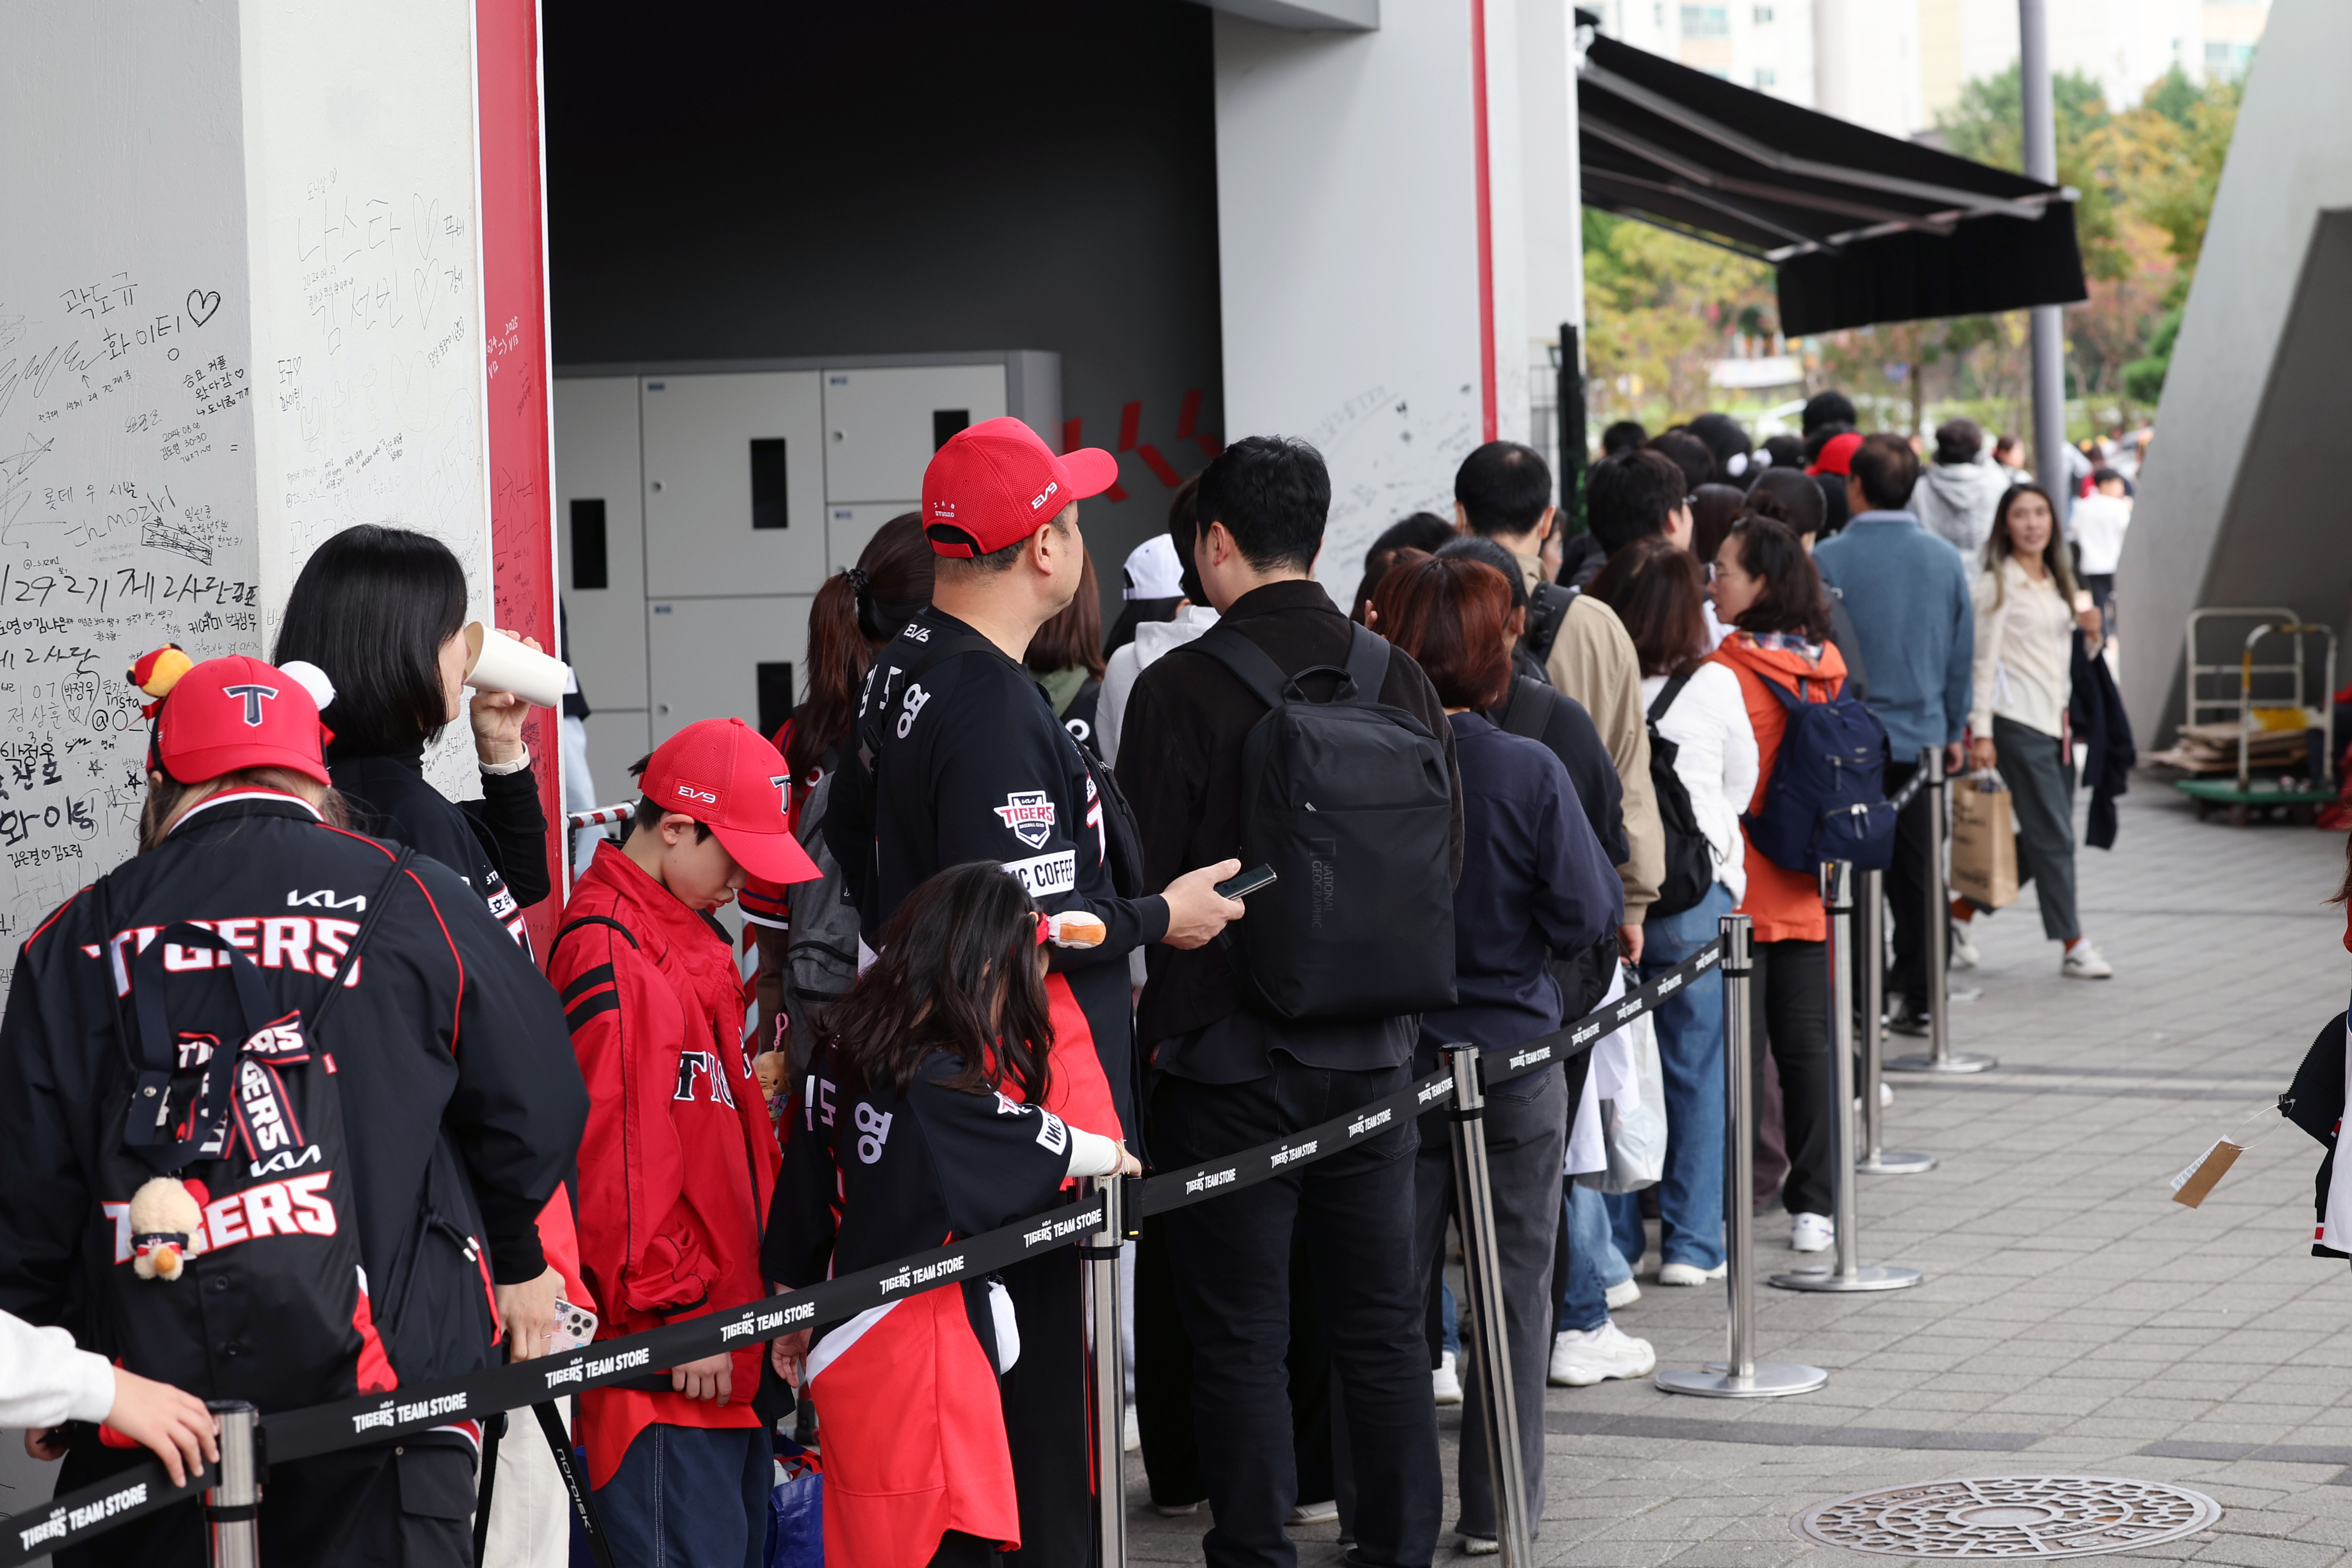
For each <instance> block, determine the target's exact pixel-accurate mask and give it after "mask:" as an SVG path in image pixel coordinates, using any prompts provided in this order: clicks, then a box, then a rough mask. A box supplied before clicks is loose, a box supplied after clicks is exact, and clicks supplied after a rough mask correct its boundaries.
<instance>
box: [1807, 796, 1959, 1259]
mask: <svg viewBox="0 0 2352 1568" xmlns="http://www.w3.org/2000/svg"><path fill="white" fill-rule="evenodd" d="M1918 771H1919V759H1918V758H1916V757H1914V758H1912V759H1911V760H1910V761H1908V762H1889V763H1888V764H1887V765H1886V792H1887V793H1888V794H1889V795H1892V794H1894V793H1895V791H1896V790H1898V789H1902V788H1903V786H1905V785H1906V784H1908V783H1909V782H1911V776H1912V775H1913V774H1914V773H1916V772H1918ZM1935 810H1936V800H1935V797H1934V796H1933V795H1932V794H1931V793H1930V792H1929V791H1927V790H1926V789H1922V790H1920V791H1919V793H1918V795H1917V796H1916V798H1914V799H1913V800H1912V802H1911V803H1910V804H1909V805H1907V806H1906V807H1904V808H1903V810H1901V811H1899V812H1897V813H1895V863H1894V864H1893V865H1890V866H1888V867H1887V868H1886V903H1887V906H1888V910H1889V912H1890V914H1891V915H1893V918H1894V928H1895V980H1894V984H1893V986H1892V987H1891V989H1893V990H1895V991H1899V992H1901V993H1902V995H1903V998H1904V1000H1905V1001H1906V1002H1907V1003H1908V1004H1909V1005H1910V1006H1911V1007H1912V1008H1913V1009H1915V1010H1918V1011H1924V1010H1926V1009H1927V931H1928V926H1927V857H1928V856H1929V855H1930V854H1932V853H1934V852H1935V846H1936V834H1935V825H1936V819H1935V815H1934V812H1935ZM1935 917H1936V918H1937V919H1938V920H1944V919H1948V918H1949V915H1948V913H1947V912H1946V911H1944V910H1940V909H1939V910H1937V912H1936V916H1935ZM1775 1049H1778V1048H1777V1047H1776V1048H1775ZM1815 1212H1819V1211H1818V1210H1816V1211H1815Z"/></svg>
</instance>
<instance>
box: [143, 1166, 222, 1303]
mask: <svg viewBox="0 0 2352 1568" xmlns="http://www.w3.org/2000/svg"><path fill="white" fill-rule="evenodd" d="M204 1223H205V1211H204V1210H203V1209H202V1208H200V1207H197V1206H196V1197H195V1194H194V1193H192V1192H190V1191H189V1190H188V1189H187V1186H186V1185H185V1184H184V1183H183V1182H181V1181H180V1179H179V1178H178V1177H176V1176H152V1177H150V1178H149V1179H148V1180H147V1181H145V1182H142V1184H141V1185H140V1187H139V1190H138V1191H137V1192H134V1193H132V1194H131V1271H132V1272H133V1273H135V1274H137V1275H138V1276H139V1277H140V1278H141V1279H142V1280H176V1279H178V1278H179V1277H180V1276H181V1275H182V1274H183V1273H184V1272H185V1271H186V1270H187V1267H188V1254H189V1247H188V1242H189V1239H190V1238H192V1237H194V1235H195V1234H196V1233H197V1232H198V1231H199V1230H201V1229H203V1228H204Z"/></svg>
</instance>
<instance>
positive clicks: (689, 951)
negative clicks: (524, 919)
mask: <svg viewBox="0 0 2352 1568" xmlns="http://www.w3.org/2000/svg"><path fill="white" fill-rule="evenodd" d="M547 977H548V978H549V979H550V980H551V981H552V982H553V983H554V985H555V987H556V988H557V990H558V992H559V993H560V994H561V996H562V1000H563V1007H564V1012H565V1018H566V1020H567V1021H568V1022H569V1023H570V1025H571V1029H572V1051H574V1053H575V1054H576V1055H577V1056H578V1057H579V1060H580V1071H581V1074H582V1076H583V1077H584V1078H585V1079H586V1080H587V1082H588V1093H589V1110H588V1129H587V1133H586V1135H585V1136H584V1137H583V1139H582V1141H581V1145H580V1258H581V1266H582V1270H583V1272H584V1273H585V1274H586V1276H587V1281H588V1285H589V1289H590V1290H591V1291H593V1293H594V1296H595V1307H596V1312H597V1313H598V1315H599V1317H600V1319H601V1320H602V1321H601V1322H599V1324H598V1326H597V1330H596V1334H597V1337H598V1338H599V1339H613V1338H618V1337H620V1336H621V1335H624V1334H632V1333H641V1332H643V1331H644V1330H646V1329H650V1328H656V1327H658V1326H660V1325H661V1324H663V1323H666V1322H677V1321H678V1320H680V1319H682V1318H690V1317H698V1316H699V1315H701V1314H703V1313H705V1312H714V1311H718V1310H719V1309H722V1308H728V1307H737V1306H741V1305H742V1304H743V1303H745V1302H746V1301H755V1300H757V1299H759V1298H760V1297H761V1296H763V1295H765V1294H766V1293H767V1291H766V1286H765V1284H764V1282H763V1281H762V1280H761V1272H760V1231H761V1221H762V1219H763V1218H764V1217H765V1216H766V1214H767V1212H768V1205H769V1202H770V1200H771V1198H772V1195H773V1192H774V1189H775V1181H776V1169H777V1166H778V1164H779V1160H780V1155H779V1153H778V1150H777V1147H776V1139H775V1135H774V1134H773V1133H772V1130H771V1128H770V1124H769V1121H768V1108H767V1103H766V1101H765V1100H764V1099H763V1098H761V1093H760V1086H759V1084H758V1082H756V1081H754V1080H753V1078H752V1076H751V1061H750V1057H749V1055H748V1053H747V1052H746V1051H745V1050H744V1046H743V1009H744V994H743V986H742V981H741V979H740V977H739V976H738V975H737V973H736V969H735V964H734V958H733V954H732V951H731V949H730V945H729V943H728V941H727V939H726V938H725V936H723V935H722V934H721V933H720V931H719V927H718V926H717V925H714V924H713V923H711V922H710V921H709V920H707V919H706V918H704V917H703V916H702V915H698V914H697V913H696V912H695V911H693V910H691V909H688V907H687V906H686V905H685V904H680V903H679V902H678V901H677V899H676V898H675V897H673V896H672V895H671V894H670V893H669V892H668V890H667V889H666V888H664V887H662V886H661V884H659V883H656V882H655V881H654V880H653V879H652V878H651V877H649V876H647V875H646V873H645V872H644V871H643V870H641V869H639V867H638V866H637V864H636V862H634V861H632V860H630V859H629V857H628V856H627V855H625V854H624V853H622V852H621V851H620V849H619V848H618V846H616V845H614V844H610V843H607V844H604V845H603V846H601V847H600V848H599V849H598V850H597V852H596V858H595V860H594V861H593V862H592V863H591V864H590V866H589V868H588V872H587V874H586V875H584V876H583V877H582V878H581V879H580V880H579V882H578V883H576V884H575V885H574V887H573V889H572V901H571V902H570V903H569V904H565V905H564V908H563V924H562V928H561V929H560V930H559V932H558V934H557V936H556V939H555V943H554V950H553V952H552V954H551V956H550V958H549V961H548V976H547ZM764 1354H766V1346H764V1345H755V1346H753V1347H751V1349H748V1350H742V1351H738V1352H736V1353H735V1364H734V1386H733V1390H732V1392H731V1394H730V1397H729V1400H728V1403H726V1404H725V1405H713V1404H712V1403H711V1402H710V1401H709V1400H698V1399H688V1398H687V1397H686V1396H683V1395H679V1394H672V1393H667V1392H664V1393H652V1392H644V1391H640V1390H636V1389H629V1388H616V1389H596V1390H592V1391H590V1392H588V1393H586V1394H583V1395H582V1396H581V1397H580V1409H581V1427H582V1431H583V1438H584V1441H585V1443H586V1446H587V1449H588V1475H589V1482H590V1484H591V1485H593V1486H604V1485H605V1484H606V1483H607V1482H609V1481H610V1480H611V1479H613V1473H614V1470H616V1469H618V1468H619V1467H620V1463H621V1459H622V1457H623V1455H625V1453H626V1452H627V1451H628V1447H629V1444H630V1443H631V1442H632V1441H634V1440H635V1437H636V1435H637V1434H638V1433H639V1432H641V1431H643V1430H644V1429H645V1428H646V1427H647V1426H649V1425H651V1424H652V1423H654V1422H656V1421H659V1422H665V1423H667V1424H668V1425H671V1426H676V1427H757V1426H758V1425H759V1424H760V1422H759V1417H758V1416H756V1415H754V1414H753V1413H752V1410H751V1396H752V1394H753V1393H754V1392H755V1391H756V1390H757V1389H758V1387H759V1385H760V1363H761V1358H762V1356H763V1355H764Z"/></svg>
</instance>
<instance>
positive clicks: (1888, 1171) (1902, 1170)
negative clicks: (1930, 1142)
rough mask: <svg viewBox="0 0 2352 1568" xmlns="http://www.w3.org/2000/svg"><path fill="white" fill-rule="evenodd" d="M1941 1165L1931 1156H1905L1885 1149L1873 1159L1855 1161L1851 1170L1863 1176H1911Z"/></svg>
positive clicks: (1939, 1161) (1893, 1150)
mask: <svg viewBox="0 0 2352 1568" xmlns="http://www.w3.org/2000/svg"><path fill="white" fill-rule="evenodd" d="M1941 1164H1943V1162H1942V1161H1941V1160H1938V1159H1937V1157H1936V1156H1935V1155H1906V1154H1904V1153H1902V1152H1900V1151H1899V1150H1895V1149H1886V1150H1883V1151H1881V1152H1880V1154H1879V1155H1878V1157H1877V1158H1875V1159H1869V1160H1856V1161H1855V1162H1854V1163H1853V1168H1854V1169H1855V1170H1856V1171H1858V1172H1860V1173H1861V1174H1862V1175H1864V1176H1913V1175H1916V1174H1917V1173H1918V1172H1920V1171H1931V1170H1934V1169H1935V1168H1936V1167H1937V1166H1939V1165H1941Z"/></svg>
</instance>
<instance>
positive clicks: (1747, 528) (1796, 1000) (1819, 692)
mask: <svg viewBox="0 0 2352 1568" xmlns="http://www.w3.org/2000/svg"><path fill="white" fill-rule="evenodd" d="M1715 612H1716V614H1717V617H1719V618H1720V619H1721V620H1722V621H1723V622H1724V624H1726V625H1727V626H1730V627H1732V628H1734V630H1733V631H1732V632H1731V633H1730V634H1729V635H1728V636H1727V637H1725V638H1724V640H1723V643H1722V646H1720V647H1718V648H1717V649H1716V651H1715V653H1714V654H1713V660H1714V662H1715V663H1717V664H1723V665H1726V666H1727V667H1728V668H1729V669H1730V671H1731V673H1732V674H1735V675H1737V676H1738V678H1739V692H1740V697H1741V699H1742V701H1743V703H1744V704H1745V706H1746V707H1747V710H1748V727H1749V728H1750V730H1751V731H1753V733H1754V735H1755V737H1756V789H1755V793H1754V795H1753V796H1752V797H1751V798H1750V799H1749V800H1748V801H1747V802H1746V804H1745V806H1744V808H1743V809H1744V810H1747V811H1749V812H1754V811H1760V810H1763V808H1764V793H1765V791H1766V790H1767V789H1769V788H1770V787H1771V782H1772V765H1773V763H1774V762H1776V761H1777V760H1779V758H1780V737H1782V736H1783V735H1784V734H1785V733H1786V732H1787V730H1788V724H1789V720H1788V714H1787V712H1786V711H1785V710H1784V709H1783V708H1782V707H1781V706H1780V698H1779V697H1778V696H1776V695H1773V694H1772V693H1771V692H1770V691H1769V690H1767V689H1766V688H1767V686H1768V685H1775V686H1779V687H1780V688H1781V689H1782V690H1784V691H1788V692H1792V693H1795V694H1796V695H1798V696H1800V697H1801V698H1802V699H1803V700H1804V701H1807V702H1828V701H1830V700H1831V699H1832V698H1833V697H1835V696H1836V695H1838V693H1839V692H1840V690H1841V689H1842V688H1843V685H1844V682H1845V661H1844V660H1843V659H1842V658H1840V657H1839V656H1838V651H1837V649H1836V648H1834V647H1833V646H1832V645H1831V644H1830V643H1829V630H1830V609H1829V599H1828V596H1827V595H1826V594H1825V593H1823V591H1822V580H1821V574H1820V573H1819V572H1817V571H1815V570H1813V560H1812V557H1811V556H1810V555H1808V554H1807V553H1806V551H1805V547H1804V545H1803V544H1802V543H1801V541H1800V540H1799V539H1798V538H1797V536H1796V535H1795V534H1792V533H1790V531H1789V529H1788V528H1787V526H1786V525H1785V524H1781V523H1778V522H1775V521H1773V520H1772V519H1770V518H1769V517H1752V516H1751V517H1742V518H1741V519H1740V520H1739V521H1738V522H1737V523H1735V524H1733V525H1732V529H1731V532H1730V533H1729V534H1727V535H1726V536H1725V538H1724V540H1723V548H1722V549H1721V550H1720V551H1719V552H1718V553H1717V556H1716V561H1715ZM1740 831H1741V834H1742V837H1743V846H1742V847H1743V855H1742V861H1743V868H1744V870H1745V872H1746V873H1747V879H1748V887H1747V891H1746V892H1745V894H1743V895H1742V896H1741V898H1740V900H1739V913H1741V914H1743V915H1748V917H1749V918H1750V919H1751V920H1752V921H1753V922H1754V923H1755V935H1756V967H1757V969H1758V971H1759V974H1760V975H1761V977H1762V978H1763V980H1764V1032H1765V1039H1766V1040H1767V1041H1768V1042H1769V1046H1770V1052H1771V1058H1772V1061H1774V1063H1775V1064H1776V1065H1777V1067H1778V1069H1779V1072H1780V1104H1781V1113H1782V1117H1783V1121H1784V1124H1785V1127H1786V1130H1787V1134H1788V1145H1787V1146H1788V1154H1789V1175H1788V1179H1787V1180H1786V1181H1785V1182H1784V1183H1783V1184H1782V1186H1781V1189H1780V1191H1781V1197H1782V1199H1783V1201H1784V1202H1786V1204H1787V1205H1788V1209H1789V1215H1790V1228H1789V1245H1790V1247H1792V1248H1794V1249H1796V1250H1798V1251H1800V1252H1819V1251H1822V1249H1826V1248H1827V1247H1828V1246H1829V1245H1830V1242H1831V1241H1832V1239H1833V1231H1832V1225H1831V1221H1830V1212H1831V1192H1830V1147H1831V1145H1830V1130H1831V1123H1830V1116H1831V1115H1832V1112H1833V1109H1834V1108H1833V1107H1832V1105H1831V1103H1830V1102H1831V1100H1832V1098H1833V1097H1834V1092H1833V1090H1832V1076H1831V1068H1832V1062H1831V1059H1830V1027H1829V973H1828V969H1827V967H1825V965H1824V963H1823V958H1822V943H1823V942H1824V941H1825V940H1826V939H1827V937H1828V935H1829V931H1828V922H1827V920H1826V918H1825V917H1824V916H1823V915H1822V898H1821V892H1820V887H1819V882H1818V879H1819V873H1818V872H1817V871H1816V870H1815V868H1813V867H1811V866H1782V865H1776V864H1774V863H1773V862H1771V861H1769V860H1767V859H1766V858H1765V857H1764V856H1763V855H1761V854H1759V853H1758V852H1757V850H1756V846H1755V844H1754V843H1752V842H1747V841H1745V835H1746V832H1747V829H1746V828H1745V827H1742V828H1741V830H1740Z"/></svg>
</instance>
